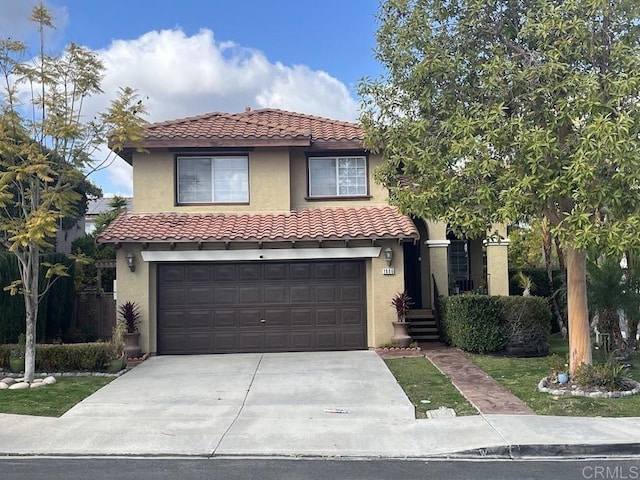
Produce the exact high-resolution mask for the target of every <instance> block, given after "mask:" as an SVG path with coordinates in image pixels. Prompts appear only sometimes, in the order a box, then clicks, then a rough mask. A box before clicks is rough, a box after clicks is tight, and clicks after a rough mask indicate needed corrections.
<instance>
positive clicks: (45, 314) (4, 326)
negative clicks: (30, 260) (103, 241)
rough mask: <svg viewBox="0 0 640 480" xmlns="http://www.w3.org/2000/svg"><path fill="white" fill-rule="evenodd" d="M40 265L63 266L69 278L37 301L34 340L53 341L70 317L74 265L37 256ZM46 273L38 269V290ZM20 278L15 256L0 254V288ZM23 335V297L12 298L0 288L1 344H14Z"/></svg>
mask: <svg viewBox="0 0 640 480" xmlns="http://www.w3.org/2000/svg"><path fill="white" fill-rule="evenodd" d="M40 261H41V262H49V263H53V264H55V263H62V264H64V265H66V266H67V267H68V269H69V270H68V273H69V276H68V277H60V278H59V279H58V280H56V281H55V282H54V284H53V285H52V286H51V289H50V290H49V291H48V292H47V294H46V295H45V296H44V297H43V298H42V300H41V301H40V305H39V306H38V323H37V325H36V338H37V339H38V340H40V341H41V340H43V339H45V338H54V337H55V336H56V335H57V334H58V333H59V332H62V333H64V332H66V331H67V330H68V328H69V325H70V323H71V319H72V317H73V308H74V302H75V290H74V286H73V272H74V262H73V261H71V260H70V259H69V258H67V257H66V256H65V255H62V254H60V253H53V254H46V255H41V256H40ZM44 276H45V269H44V268H41V269H40V287H41V288H42V287H43V286H44V285H45V284H46V279H45V277H44ZM17 278H20V272H19V271H18V263H17V260H16V258H15V255H13V254H12V253H9V252H0V286H1V287H3V288H4V287H5V286H7V285H9V284H10V283H11V282H12V281H14V280H16V279H17ZM24 331H25V313H24V299H23V297H22V295H13V296H12V295H11V294H9V292H5V291H3V290H2V288H0V343H10V342H17V341H18V335H19V334H20V333H24Z"/></svg>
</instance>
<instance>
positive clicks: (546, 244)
mask: <svg viewBox="0 0 640 480" xmlns="http://www.w3.org/2000/svg"><path fill="white" fill-rule="evenodd" d="M541 227H542V253H543V254H544V266H545V268H546V270H547V285H548V287H549V292H551V296H550V297H549V303H550V304H551V310H552V311H553V315H554V316H555V317H556V322H558V329H559V330H560V333H562V337H563V338H567V327H566V325H565V322H564V318H563V315H562V312H561V311H560V306H559V305H558V299H557V298H556V295H555V292H554V286H553V267H552V264H551V255H552V248H551V241H552V239H551V232H550V231H549V224H548V223H547V219H546V218H543V219H542V224H541ZM563 261H564V259H563Z"/></svg>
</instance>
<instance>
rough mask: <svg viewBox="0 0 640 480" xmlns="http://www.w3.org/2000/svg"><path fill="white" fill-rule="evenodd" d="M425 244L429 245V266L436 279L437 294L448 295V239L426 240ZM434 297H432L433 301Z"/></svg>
mask: <svg viewBox="0 0 640 480" xmlns="http://www.w3.org/2000/svg"><path fill="white" fill-rule="evenodd" d="M425 243H426V245H427V246H428V247H429V266H430V267H431V274H432V275H433V277H434V278H435V279H436V286H437V287H438V294H439V295H442V296H445V297H446V296H448V295H449V258H448V252H449V244H450V243H451V242H450V241H449V240H446V239H443V240H427V241H426V242H425ZM435 300H436V299H433V301H434V302H435Z"/></svg>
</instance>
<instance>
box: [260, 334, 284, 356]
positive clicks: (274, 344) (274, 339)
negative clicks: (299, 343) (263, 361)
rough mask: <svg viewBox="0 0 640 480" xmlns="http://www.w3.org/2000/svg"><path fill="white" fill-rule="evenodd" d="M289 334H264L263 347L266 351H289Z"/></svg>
mask: <svg viewBox="0 0 640 480" xmlns="http://www.w3.org/2000/svg"><path fill="white" fill-rule="evenodd" d="M288 339H289V334H288V333H285V332H279V333H270V332H265V334H264V344H265V345H264V346H265V350H267V351H272V352H273V351H281V352H282V351H286V350H288V349H289V344H288Z"/></svg>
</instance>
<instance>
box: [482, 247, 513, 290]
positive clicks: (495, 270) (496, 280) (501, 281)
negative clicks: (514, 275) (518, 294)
mask: <svg viewBox="0 0 640 480" xmlns="http://www.w3.org/2000/svg"><path fill="white" fill-rule="evenodd" d="M508 248H509V239H508V238H501V239H499V240H487V289H488V293H489V295H509V261H508V256H507V251H508Z"/></svg>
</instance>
